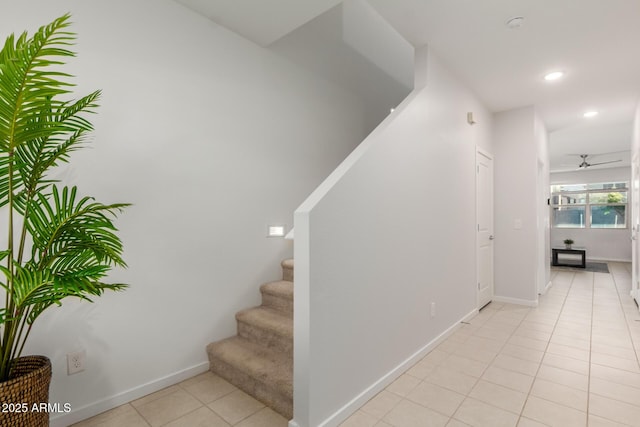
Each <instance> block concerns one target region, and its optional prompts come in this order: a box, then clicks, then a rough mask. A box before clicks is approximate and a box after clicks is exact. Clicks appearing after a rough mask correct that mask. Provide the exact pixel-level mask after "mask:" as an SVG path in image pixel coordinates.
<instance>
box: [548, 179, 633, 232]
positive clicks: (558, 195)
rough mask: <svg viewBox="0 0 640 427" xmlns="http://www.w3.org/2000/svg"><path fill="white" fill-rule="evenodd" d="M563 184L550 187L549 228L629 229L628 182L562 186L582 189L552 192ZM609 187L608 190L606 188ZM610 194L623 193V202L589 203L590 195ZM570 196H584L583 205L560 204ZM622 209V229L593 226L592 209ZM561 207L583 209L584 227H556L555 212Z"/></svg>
mask: <svg viewBox="0 0 640 427" xmlns="http://www.w3.org/2000/svg"><path fill="white" fill-rule="evenodd" d="M620 184H623V185H624V187H620V186H619V185H620ZM561 185H563V184H553V185H551V186H550V190H551V191H550V193H551V198H550V199H549V208H550V211H551V212H550V217H551V228H555V229H562V230H564V229H576V230H585V229H596V230H625V229H628V228H629V220H628V212H629V209H628V205H629V183H628V182H604V183H591V184H589V183H587V184H582V183H581V184H564V185H566V186H572V187H574V188H577V187H579V186H581V187H583V188H579V189H575V190H571V191H553V189H554V187H558V186H561ZM598 185H599V186H601V187H600V188H593V187H595V186H598ZM607 186H610V188H606V187H607ZM610 193H625V200H626V201H625V202H616V203H598V202H591V195H592V194H610ZM571 195H576V196H582V195H585V198H584V203H562V200H563V199H568V198H571ZM556 200H557V201H559V202H560V203H553V202H554V201H556ZM596 206H597V207H602V206H609V207H623V208H624V226H623V227H598V226H595V227H594V226H593V212H592V207H596ZM562 207H576V208H578V207H582V208H584V217H585V220H584V226H568V227H567V226H563V227H559V226H557V225H556V221H555V218H556V217H555V214H554V213H555V211H556V209H557V208H562Z"/></svg>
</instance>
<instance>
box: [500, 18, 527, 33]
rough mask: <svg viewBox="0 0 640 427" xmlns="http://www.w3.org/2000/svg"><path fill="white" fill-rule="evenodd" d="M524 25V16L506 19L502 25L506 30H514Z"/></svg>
mask: <svg viewBox="0 0 640 427" xmlns="http://www.w3.org/2000/svg"><path fill="white" fill-rule="evenodd" d="M523 23H524V16H514V17H512V18H509V19H507V21H506V22H505V23H504V24H505V25H506V26H507V28H508V29H510V30H515V29H516V28H520V27H522V24H523Z"/></svg>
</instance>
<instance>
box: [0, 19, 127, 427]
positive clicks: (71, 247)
mask: <svg viewBox="0 0 640 427" xmlns="http://www.w3.org/2000/svg"><path fill="white" fill-rule="evenodd" d="M69 19H70V17H69V15H64V16H62V17H60V18H58V19H55V20H54V21H53V22H51V23H50V24H49V25H46V26H43V27H41V28H40V29H39V30H38V31H37V32H36V33H35V34H34V35H33V36H32V37H29V36H28V35H27V33H23V34H21V35H20V36H17V37H16V36H15V35H13V34H12V35H10V36H9V37H7V39H6V41H5V44H4V46H3V47H2V50H1V51H0V213H2V216H1V217H2V218H3V219H5V220H6V222H5V223H4V224H0V230H4V231H3V232H2V233H0V242H2V243H0V244H1V245H3V246H4V247H0V272H1V274H0V287H2V289H3V291H4V292H3V293H4V295H3V296H4V306H1V305H0V402H2V403H3V404H5V403H6V404H13V405H14V406H12V407H11V408H13V410H11V411H4V410H3V411H2V412H0V426H9V425H11V426H41V425H48V414H47V413H46V411H41V410H40V411H38V410H35V411H34V409H37V408H35V407H31V406H30V405H31V404H32V403H35V404H41V403H43V402H44V403H46V402H47V401H48V390H49V381H50V378H51V363H50V361H49V359H48V358H46V357H44V356H26V357H24V356H22V351H23V349H24V346H25V343H26V341H27V339H28V337H29V334H30V332H31V330H32V327H33V325H34V322H35V321H36V319H37V318H38V317H39V316H40V314H42V313H43V312H44V311H45V310H46V309H48V308H49V307H51V306H54V305H60V304H61V301H62V300H63V299H64V298H67V297H77V298H81V299H84V300H89V301H91V299H90V298H91V297H92V296H99V295H101V294H102V293H103V292H104V291H106V290H121V289H123V288H125V287H126V285H124V284H119V283H106V282H105V281H104V279H105V277H106V275H107V273H108V272H109V271H110V270H111V268H112V267H114V266H122V267H124V266H125V263H124V261H123V259H122V256H121V255H122V242H121V240H120V239H119V238H118V236H117V235H116V231H117V230H116V228H115V226H114V222H113V221H114V219H115V217H116V215H117V214H118V213H119V212H120V211H121V210H122V209H123V208H124V207H126V206H127V204H124V203H116V204H108V205H107V204H102V203H98V202H96V201H95V200H94V199H93V198H91V197H82V196H80V195H79V192H78V190H77V188H76V187H72V188H69V187H67V186H62V185H61V184H60V183H59V182H57V181H56V180H53V179H52V178H51V177H50V172H51V170H52V169H54V168H55V167H57V166H59V165H60V164H62V163H65V162H68V161H69V156H70V154H71V153H72V152H73V151H74V150H77V149H78V148H80V147H81V146H82V145H83V144H84V143H85V142H86V137H87V134H88V132H90V131H91V130H92V129H93V127H92V125H91V123H90V122H89V121H88V120H87V118H86V116H87V114H88V113H91V112H93V111H94V110H95V108H96V107H97V100H98V98H99V96H100V91H95V92H93V93H90V94H89V95H86V96H84V97H82V98H80V99H78V100H69V99H67V98H68V97H69V94H70V89H71V86H72V85H71V83H70V82H69V80H70V77H71V76H70V75H69V74H66V73H64V72H62V71H60V69H59V68H60V66H61V65H62V64H63V62H64V59H65V58H68V57H71V56H73V55H74V53H73V52H72V51H70V50H69V47H70V46H71V45H73V43H74V41H75V34H73V33H72V32H70V31H69V29H68V27H69V25H70V22H69ZM5 233H6V234H5ZM1 297H2V294H1V293H0V298H1ZM29 392H34V393H33V394H34V395H33V396H31V397H30V396H28V393H29ZM11 408H9V409H11Z"/></svg>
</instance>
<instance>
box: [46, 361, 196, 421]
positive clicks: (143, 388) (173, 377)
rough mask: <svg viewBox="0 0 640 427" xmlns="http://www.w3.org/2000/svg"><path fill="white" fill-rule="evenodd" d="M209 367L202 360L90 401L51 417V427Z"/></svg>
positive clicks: (140, 395) (140, 394)
mask: <svg viewBox="0 0 640 427" xmlns="http://www.w3.org/2000/svg"><path fill="white" fill-rule="evenodd" d="M208 369H209V362H202V363H199V364H197V365H194V366H192V367H190V368H186V369H183V370H181V371H178V372H176V373H173V374H170V375H167V376H165V377H162V378H159V379H157V380H154V381H150V382H148V383H146V384H142V385H140V386H137V387H134V388H132V389H129V390H126V391H123V392H121V393H118V394H116V395H114V396H111V397H107V398H105V399H102V400H99V401H97V402H93V403H90V404H88V405H85V406H83V407H81V408H78V409H73V410H72V411H71V412H69V413H65V414H60V415H56V416H52V417H51V419H50V427H66V426H69V425H71V424H74V423H77V422H79V421H82V420H86V419H87V418H91V417H93V416H95V415H98V414H100V413H102V412H104V411H108V410H109V409H113V408H115V407H117V406H120V405H124V404H125V403H129V402H131V401H133V400H136V399H139V398H141V397H143V396H146V395H147V394H151V393H154V392H156V391H158V390H162V389H163V388H166V387H169V386H171V385H174V384H177V383H179V382H181V381H184V380H186V379H189V378H191V377H193V376H196V375H198V374H201V373H203V372H206V371H207V370H208Z"/></svg>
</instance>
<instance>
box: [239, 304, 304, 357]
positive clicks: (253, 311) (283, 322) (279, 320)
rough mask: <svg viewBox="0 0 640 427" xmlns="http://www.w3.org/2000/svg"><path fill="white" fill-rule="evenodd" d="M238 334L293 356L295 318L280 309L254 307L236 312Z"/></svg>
mask: <svg viewBox="0 0 640 427" xmlns="http://www.w3.org/2000/svg"><path fill="white" fill-rule="evenodd" d="M236 320H237V321H238V335H239V336H241V337H242V338H244V339H246V340H247V341H250V342H253V343H255V344H259V345H262V346H265V347H267V348H269V349H271V350H274V351H279V352H282V353H287V354H288V355H289V356H290V357H293V320H292V319H291V317H290V316H287V315H286V314H285V313H283V312H282V311H280V310H275V309H273V308H268V307H262V306H260V307H254V308H249V309H246V310H242V311H239V312H238V313H236Z"/></svg>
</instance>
